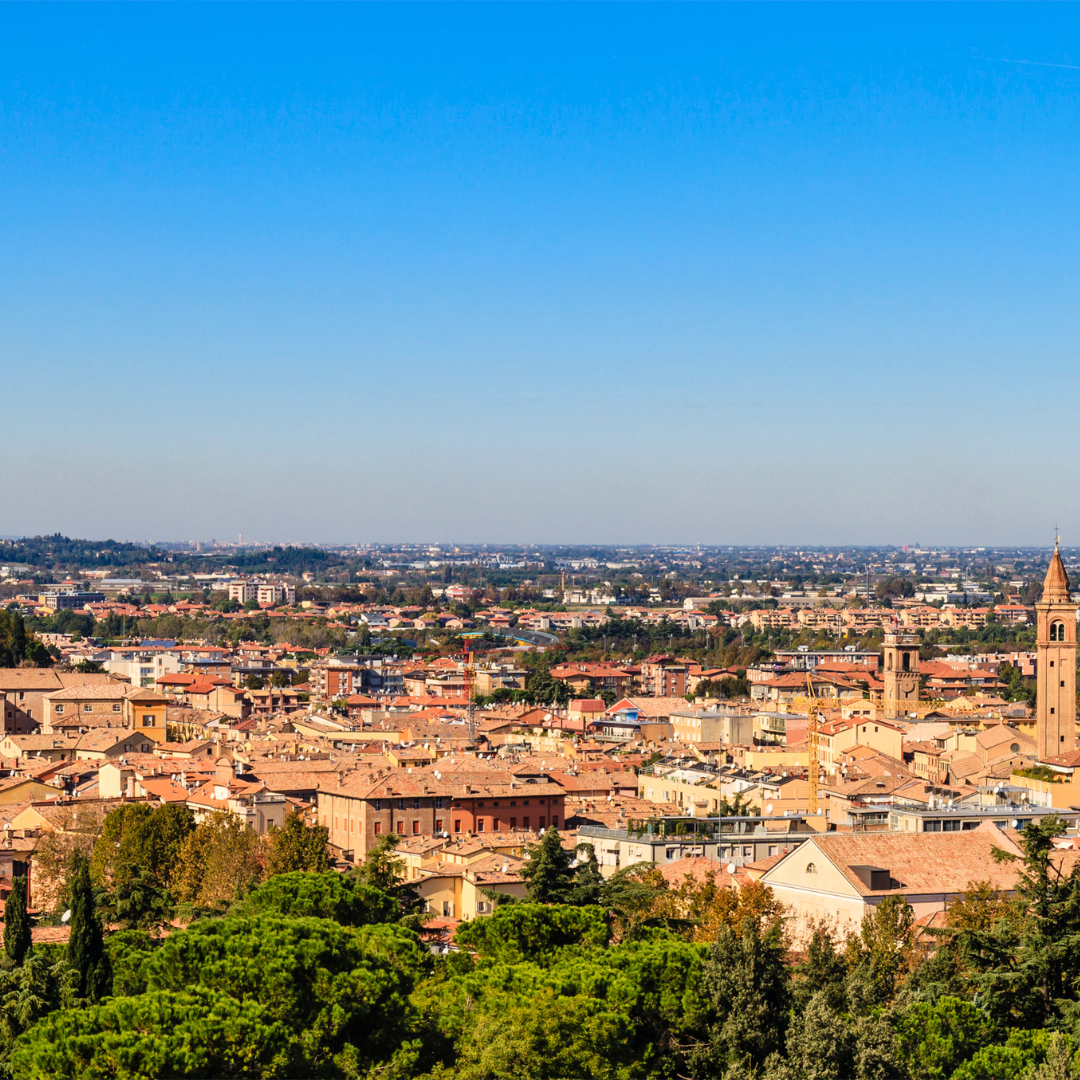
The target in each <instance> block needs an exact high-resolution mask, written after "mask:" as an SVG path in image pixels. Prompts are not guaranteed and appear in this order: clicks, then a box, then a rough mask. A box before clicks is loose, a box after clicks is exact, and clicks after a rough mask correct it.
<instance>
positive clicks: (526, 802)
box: [521, 799, 529, 806]
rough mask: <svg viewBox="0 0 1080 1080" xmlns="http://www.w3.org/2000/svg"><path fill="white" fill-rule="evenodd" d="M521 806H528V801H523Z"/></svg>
mask: <svg viewBox="0 0 1080 1080" xmlns="http://www.w3.org/2000/svg"><path fill="white" fill-rule="evenodd" d="M521 805H522V806H528V805H529V800H528V799H526V800H525V801H524V802H523V803H522V804H521Z"/></svg>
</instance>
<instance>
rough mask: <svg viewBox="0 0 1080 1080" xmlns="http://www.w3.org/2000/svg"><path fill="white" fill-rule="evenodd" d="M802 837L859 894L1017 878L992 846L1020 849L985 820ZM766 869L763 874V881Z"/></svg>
mask: <svg viewBox="0 0 1080 1080" xmlns="http://www.w3.org/2000/svg"><path fill="white" fill-rule="evenodd" d="M806 843H807V844H813V845H815V846H816V847H817V848H818V850H819V851H820V852H821V853H822V855H823V856H825V857H826V858H827V859H828V860H829V861H830V862H831V863H833V864H834V865H835V866H836V867H837V869H839V871H840V872H841V873H842V874H843V875H844V877H845V878H846V879H847V881H848V882H849V883H850V884H851V885H852V886H853V887H854V888H855V890H856V891H857V892H858V894H859V895H860V896H887V895H890V894H893V895H900V896H918V895H924V894H927V893H930V894H934V893H959V892H963V890H964V889H966V888H967V887H968V885H970V884H971V883H973V882H977V881H988V882H989V883H990V885H991V887H992V888H994V889H997V890H1002V891H1007V890H1011V889H1013V888H1014V887H1015V884H1016V875H1017V868H1016V864H1014V863H998V862H995V861H994V857H993V851H994V849H995V848H997V849H999V850H1002V851H1006V852H1008V853H1009V854H1012V855H1017V854H1021V852H1020V848H1019V847H1018V846H1017V845H1016V843H1015V841H1014V840H1012V839H1011V838H1010V837H1009V836H1008V835H1007V834H1006V833H1005V832H1003V831H1002V830H1001V829H998V828H997V826H995V825H993V824H990V823H988V824H987V825H984V826H980V827H979V828H978V829H973V830H971V831H970V832H952V833H911V834H904V833H873V834H870V833H868V834H865V835H854V834H843V833H831V834H829V835H825V836H815V837H814V838H813V839H811V840H808V841H806ZM797 850H798V849H797ZM787 858H790V855H789V856H787ZM855 866H874V867H880V868H881V869H883V870H888V871H889V875H890V887H889V888H888V889H871V888H870V887H869V886H868V885H867V884H866V883H865V882H864V881H863V880H862V879H861V878H860V877H859V875H858V874H857V873H856V872H855V871H854V869H852V868H853V867H855ZM774 870H775V867H774ZM770 873H771V872H767V873H766V874H765V876H764V879H763V880H765V882H766V883H768V881H769V879H770Z"/></svg>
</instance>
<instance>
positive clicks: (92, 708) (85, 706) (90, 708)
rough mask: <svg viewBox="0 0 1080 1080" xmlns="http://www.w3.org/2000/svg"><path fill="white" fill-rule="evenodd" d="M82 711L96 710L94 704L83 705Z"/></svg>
mask: <svg viewBox="0 0 1080 1080" xmlns="http://www.w3.org/2000/svg"><path fill="white" fill-rule="evenodd" d="M82 711H83V712H93V711H94V706H93V705H84V706H83V707H82Z"/></svg>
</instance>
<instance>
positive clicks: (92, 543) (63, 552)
mask: <svg viewBox="0 0 1080 1080" xmlns="http://www.w3.org/2000/svg"><path fill="white" fill-rule="evenodd" d="M165 558H167V552H164V551H160V550H159V549H158V548H155V547H148V546H147V545H145V544H130V543H128V542H126V541H123V540H72V539H71V538H70V537H67V536H62V535H61V534H60V533H53V534H52V535H51V536H32V537H23V538H22V539H21V540H12V541H6V542H5V543H4V544H3V545H2V546H0V559H2V560H3V561H4V562H5V563H7V562H11V563H25V564H26V565H27V566H32V567H35V568H41V569H52V568H54V567H56V568H61V567H63V568H79V569H97V568H99V567H121V566H141V565H143V564H145V563H150V562H160V561H161V560H163V559H165Z"/></svg>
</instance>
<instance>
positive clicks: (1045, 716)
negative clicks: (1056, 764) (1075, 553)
mask: <svg viewBox="0 0 1080 1080" xmlns="http://www.w3.org/2000/svg"><path fill="white" fill-rule="evenodd" d="M1035 612H1036V623H1037V625H1038V640H1037V648H1038V682H1037V685H1038V697H1037V699H1036V705H1035V741H1036V744H1037V749H1036V752H1037V753H1038V755H1039V760H1040V761H1045V760H1046V759H1047V758H1051V757H1056V756H1057V755H1058V754H1067V753H1069V752H1070V751H1071V750H1075V749H1076V605H1075V604H1074V603H1073V602H1072V598H1071V595H1070V592H1069V578H1068V575H1067V574H1066V573H1065V564H1064V563H1063V562H1062V561H1061V552H1060V551H1058V546H1057V544H1055V545H1054V554H1053V557H1052V558H1051V559H1050V569H1049V570H1047V571H1046V581H1044V582H1043V594H1042V600H1040V601H1039V602H1038V603H1037V604H1036V605H1035Z"/></svg>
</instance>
